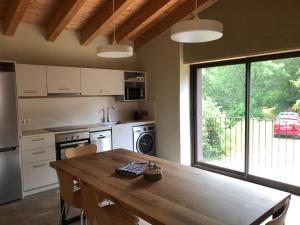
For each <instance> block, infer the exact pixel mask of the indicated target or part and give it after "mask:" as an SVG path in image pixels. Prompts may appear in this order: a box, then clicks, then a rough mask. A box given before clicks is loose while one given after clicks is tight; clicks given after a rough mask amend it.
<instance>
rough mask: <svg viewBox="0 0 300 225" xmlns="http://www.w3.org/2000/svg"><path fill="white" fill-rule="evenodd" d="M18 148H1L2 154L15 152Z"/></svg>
mask: <svg viewBox="0 0 300 225" xmlns="http://www.w3.org/2000/svg"><path fill="white" fill-rule="evenodd" d="M17 148H18V146H14V147H7V148H0V152H9V151H14V150H17Z"/></svg>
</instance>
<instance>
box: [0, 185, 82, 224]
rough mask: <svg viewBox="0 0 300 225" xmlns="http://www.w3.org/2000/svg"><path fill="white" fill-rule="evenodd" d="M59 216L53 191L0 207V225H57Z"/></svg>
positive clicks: (56, 194) (56, 198)
mask: <svg viewBox="0 0 300 225" xmlns="http://www.w3.org/2000/svg"><path fill="white" fill-rule="evenodd" d="M59 215H60V213H59V195H58V190H57V189H54V190H51V191H47V192H43V193H39V194H36V195H31V196H29V197H26V198H25V199H23V200H21V201H16V202H13V203H10V204H7V205H2V206H0V225H58V220H59ZM77 224H80V223H74V225H77Z"/></svg>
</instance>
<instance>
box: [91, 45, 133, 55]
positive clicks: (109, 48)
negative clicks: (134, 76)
mask: <svg viewBox="0 0 300 225" xmlns="http://www.w3.org/2000/svg"><path fill="white" fill-rule="evenodd" d="M132 55H133V47H131V46H129V45H119V44H116V43H113V44H108V45H100V46H99V47H98V49H97V56H100V57H104V58H126V57H131V56H132Z"/></svg>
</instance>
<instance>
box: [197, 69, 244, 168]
mask: <svg viewBox="0 0 300 225" xmlns="http://www.w3.org/2000/svg"><path fill="white" fill-rule="evenodd" d="M198 82H199V83H198V84H197V86H198V93H197V95H198V98H197V99H198V110H197V112H198V116H197V118H198V124H197V127H198V129H197V131H198V132H197V133H198V137H197V143H198V146H197V160H198V161H201V162H204V163H207V164H211V165H214V166H219V167H224V168H227V169H231V170H237V171H242V172H244V165H245V138H244V137H245V111H246V110H245V82H246V66H245V64H236V65H228V66H218V67H209V68H202V69H199V70H198ZM200 118H201V119H200Z"/></svg>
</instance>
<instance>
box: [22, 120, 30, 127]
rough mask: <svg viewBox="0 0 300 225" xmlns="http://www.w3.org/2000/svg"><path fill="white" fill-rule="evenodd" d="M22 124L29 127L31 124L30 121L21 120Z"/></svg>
mask: <svg viewBox="0 0 300 225" xmlns="http://www.w3.org/2000/svg"><path fill="white" fill-rule="evenodd" d="M21 124H22V125H23V126H24V125H29V124H30V119H21Z"/></svg>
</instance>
